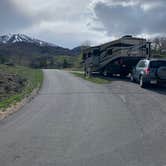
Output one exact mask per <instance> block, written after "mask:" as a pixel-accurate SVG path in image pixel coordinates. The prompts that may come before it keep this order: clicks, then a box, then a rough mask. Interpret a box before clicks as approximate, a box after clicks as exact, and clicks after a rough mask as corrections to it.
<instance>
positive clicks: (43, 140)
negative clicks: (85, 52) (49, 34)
mask: <svg viewBox="0 0 166 166" xmlns="http://www.w3.org/2000/svg"><path fill="white" fill-rule="evenodd" d="M44 75H45V80H44V84H43V87H42V89H41V91H40V93H39V95H38V96H36V97H35V99H34V100H32V101H31V102H30V103H27V104H26V105H25V107H23V108H22V109H21V110H20V111H19V112H17V113H15V114H14V115H12V116H10V117H8V118H7V119H5V120H3V121H1V122H0V166H166V90H165V89H164V88H150V89H141V88H140V87H139V86H138V85H137V84H134V83H130V82H128V81H127V80H125V81H122V80H113V82H112V83H111V84H109V85H96V84H93V83H90V82H87V81H85V80H83V79H81V78H77V77H75V76H73V75H72V74H69V73H68V72H65V71H58V70H44Z"/></svg>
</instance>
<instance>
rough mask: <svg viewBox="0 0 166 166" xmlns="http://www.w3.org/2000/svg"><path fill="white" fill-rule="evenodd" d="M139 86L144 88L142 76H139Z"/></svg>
mask: <svg viewBox="0 0 166 166" xmlns="http://www.w3.org/2000/svg"><path fill="white" fill-rule="evenodd" d="M139 85H140V87H141V88H144V87H145V82H144V81H143V76H140V78H139Z"/></svg>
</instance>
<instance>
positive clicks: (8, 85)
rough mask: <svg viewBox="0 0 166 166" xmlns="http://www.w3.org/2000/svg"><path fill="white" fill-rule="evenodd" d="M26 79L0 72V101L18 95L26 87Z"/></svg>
mask: <svg viewBox="0 0 166 166" xmlns="http://www.w3.org/2000/svg"><path fill="white" fill-rule="evenodd" d="M26 82H27V81H26V79H25V78H22V77H20V76H18V75H16V74H9V73H5V72H0V101H2V100H4V99H6V98H8V97H9V96H11V95H15V94H17V93H20V92H21V91H22V90H23V88H24V87H25V85H26Z"/></svg>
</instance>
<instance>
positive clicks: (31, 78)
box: [0, 65, 43, 110]
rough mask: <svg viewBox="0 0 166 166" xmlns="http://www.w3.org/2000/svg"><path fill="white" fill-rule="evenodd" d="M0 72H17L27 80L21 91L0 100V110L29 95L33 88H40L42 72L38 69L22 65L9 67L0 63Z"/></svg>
mask: <svg viewBox="0 0 166 166" xmlns="http://www.w3.org/2000/svg"><path fill="white" fill-rule="evenodd" d="M0 72H7V73H11V74H17V75H19V76H21V77H23V78H25V79H26V80H27V82H26V85H25V87H24V88H23V90H22V92H20V93H17V94H14V95H12V96H10V97H8V98H6V99H4V100H3V101H1V102H0V109H2V110H5V108H7V107H9V106H11V105H13V104H15V103H17V102H19V101H21V100H22V99H23V98H25V97H26V96H28V95H30V94H31V92H32V91H33V90H34V89H35V88H40V87H41V85H42V82H43V72H42V70H40V69H31V68H27V67H22V66H15V67H10V66H6V65H0Z"/></svg>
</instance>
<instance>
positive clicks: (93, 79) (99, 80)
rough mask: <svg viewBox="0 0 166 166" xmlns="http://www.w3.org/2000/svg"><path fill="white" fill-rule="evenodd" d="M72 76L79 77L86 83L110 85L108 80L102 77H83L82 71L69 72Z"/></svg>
mask: <svg viewBox="0 0 166 166" xmlns="http://www.w3.org/2000/svg"><path fill="white" fill-rule="evenodd" d="M71 73H72V74H73V75H75V76H77V77H80V78H82V79H85V80H87V81H90V82H93V83H96V84H108V83H111V80H110V78H106V77H102V76H99V75H93V76H91V77H85V76H84V73H83V72H82V71H72V72H71Z"/></svg>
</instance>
